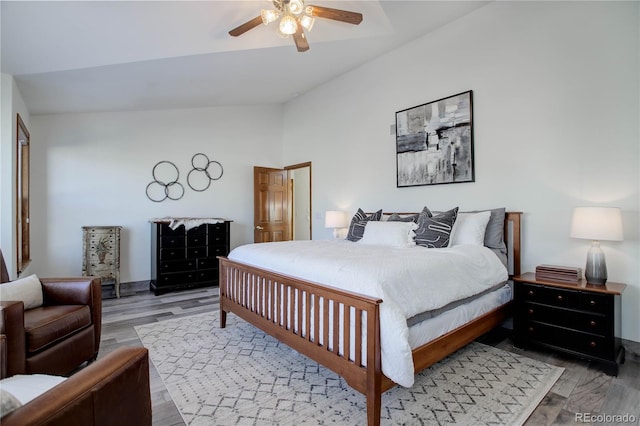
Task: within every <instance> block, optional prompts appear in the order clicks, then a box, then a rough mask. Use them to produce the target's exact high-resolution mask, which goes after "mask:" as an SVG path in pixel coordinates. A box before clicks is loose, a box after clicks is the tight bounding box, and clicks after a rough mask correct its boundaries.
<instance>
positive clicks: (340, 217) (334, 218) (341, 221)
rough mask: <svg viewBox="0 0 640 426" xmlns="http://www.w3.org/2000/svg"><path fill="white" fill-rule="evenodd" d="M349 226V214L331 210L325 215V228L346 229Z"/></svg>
mask: <svg viewBox="0 0 640 426" xmlns="http://www.w3.org/2000/svg"><path fill="white" fill-rule="evenodd" d="M347 225H348V221H347V213H346V212H343V211H337V210H329V211H327V212H326V213H325V214H324V227H325V228H334V229H335V228H346V227H347Z"/></svg>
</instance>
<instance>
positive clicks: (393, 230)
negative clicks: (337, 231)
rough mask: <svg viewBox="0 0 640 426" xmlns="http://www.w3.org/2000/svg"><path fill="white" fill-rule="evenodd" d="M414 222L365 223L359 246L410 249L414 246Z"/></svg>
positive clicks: (415, 225) (415, 226)
mask: <svg viewBox="0 0 640 426" xmlns="http://www.w3.org/2000/svg"><path fill="white" fill-rule="evenodd" d="M417 227H418V225H417V224H416V223H414V222H367V226H366V227H365V228H364V235H363V236H362V239H360V241H358V242H359V243H361V244H377V245H385V246H392V247H412V246H415V245H416V242H415V236H416V233H415V229H416V228H417Z"/></svg>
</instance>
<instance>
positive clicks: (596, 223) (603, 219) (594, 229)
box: [570, 207, 623, 241]
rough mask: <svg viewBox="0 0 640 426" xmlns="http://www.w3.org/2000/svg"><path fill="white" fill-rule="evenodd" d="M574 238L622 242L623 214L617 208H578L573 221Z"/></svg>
mask: <svg viewBox="0 0 640 426" xmlns="http://www.w3.org/2000/svg"><path fill="white" fill-rule="evenodd" d="M570 236H571V237H572V238H583V239H586V240H595V241H622V240H623V236H622V214H621V213H620V209H619V208H617V207H576V208H575V209H574V210H573V219H572V220H571V234H570Z"/></svg>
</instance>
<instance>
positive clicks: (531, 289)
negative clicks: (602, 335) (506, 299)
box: [521, 284, 580, 308]
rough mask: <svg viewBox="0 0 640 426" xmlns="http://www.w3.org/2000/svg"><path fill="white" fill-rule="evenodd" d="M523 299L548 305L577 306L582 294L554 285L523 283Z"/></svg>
mask: <svg viewBox="0 0 640 426" xmlns="http://www.w3.org/2000/svg"><path fill="white" fill-rule="evenodd" d="M521 290H522V297H523V300H525V301H529V302H538V303H544V304H548V305H553V306H558V307H567V308H575V307H576V306H578V303H579V300H580V294H579V293H578V292H576V291H572V290H564V289H561V288H554V287H542V286H539V285H533V284H522V289H521Z"/></svg>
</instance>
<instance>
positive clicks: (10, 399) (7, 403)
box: [0, 382, 22, 417]
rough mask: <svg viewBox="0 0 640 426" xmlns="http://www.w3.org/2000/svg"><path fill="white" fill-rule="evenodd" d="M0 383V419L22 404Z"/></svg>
mask: <svg viewBox="0 0 640 426" xmlns="http://www.w3.org/2000/svg"><path fill="white" fill-rule="evenodd" d="M1 383H2V382H0V417H4V416H6V415H7V414H9V413H10V412H12V411H13V410H15V409H16V408H20V407H21V406H22V404H20V401H18V398H16V397H15V396H13V395H12V394H11V393H10V392H8V391H7V390H6V389H5V388H4V387H2V384H1Z"/></svg>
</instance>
